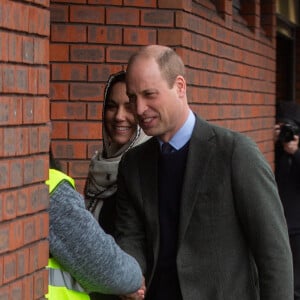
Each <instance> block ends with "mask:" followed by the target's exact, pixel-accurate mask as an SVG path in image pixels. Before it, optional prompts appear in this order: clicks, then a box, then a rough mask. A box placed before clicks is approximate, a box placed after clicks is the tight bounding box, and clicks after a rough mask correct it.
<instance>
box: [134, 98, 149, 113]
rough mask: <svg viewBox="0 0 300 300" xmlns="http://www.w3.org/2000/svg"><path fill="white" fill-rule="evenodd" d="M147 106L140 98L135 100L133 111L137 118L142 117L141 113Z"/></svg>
mask: <svg viewBox="0 0 300 300" xmlns="http://www.w3.org/2000/svg"><path fill="white" fill-rule="evenodd" d="M146 109H147V105H146V103H145V101H144V100H143V99H142V98H137V99H136V103H135V110H136V113H137V115H138V116H141V115H143V113H144V112H145V111H146Z"/></svg>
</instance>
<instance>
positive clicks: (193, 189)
mask: <svg viewBox="0 0 300 300" xmlns="http://www.w3.org/2000/svg"><path fill="white" fill-rule="evenodd" d="M214 151H215V142H214V132H213V130H212V128H211V127H210V125H209V124H208V123H207V122H205V121H204V120H202V119H200V118H198V117H196V124H195V128H194V130H193V134H192V137H191V140H190V145H189V152H188V157H187V165H186V170H185V176H184V184H183V187H182V197H181V209H180V217H179V235H178V243H179V245H180V243H181V242H182V240H183V238H184V234H185V232H186V229H187V226H188V224H189V222H190V218H191V215H192V212H193V209H194V206H195V203H196V201H197V198H198V197H197V196H198V194H199V192H200V191H201V189H204V188H205V187H206V184H207V183H206V182H205V181H206V177H205V174H206V172H207V168H208V167H209V161H210V158H211V155H212V153H213V152H214Z"/></svg>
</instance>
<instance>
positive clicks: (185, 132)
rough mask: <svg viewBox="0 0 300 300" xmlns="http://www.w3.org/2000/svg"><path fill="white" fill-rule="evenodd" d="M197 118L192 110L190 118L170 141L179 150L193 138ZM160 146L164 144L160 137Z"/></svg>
mask: <svg viewBox="0 0 300 300" xmlns="http://www.w3.org/2000/svg"><path fill="white" fill-rule="evenodd" d="M195 122H196V118H195V115H194V114H193V112H192V111H191V110H190V111H189V115H188V118H187V119H186V121H185V122H184V124H183V125H182V126H181V128H180V129H179V130H178V131H177V132H176V133H175V135H174V136H173V137H172V138H171V140H170V141H169V144H170V145H171V146H172V147H173V148H175V149H176V150H179V149H180V148H182V147H183V146H184V145H185V144H186V143H187V142H188V141H189V140H190V138H191V136H192V132H193V129H194V126H195ZM158 141H159V144H160V146H161V145H162V144H163V141H161V140H160V139H158Z"/></svg>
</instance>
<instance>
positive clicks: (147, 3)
mask: <svg viewBox="0 0 300 300" xmlns="http://www.w3.org/2000/svg"><path fill="white" fill-rule="evenodd" d="M124 6H139V7H156V0H124Z"/></svg>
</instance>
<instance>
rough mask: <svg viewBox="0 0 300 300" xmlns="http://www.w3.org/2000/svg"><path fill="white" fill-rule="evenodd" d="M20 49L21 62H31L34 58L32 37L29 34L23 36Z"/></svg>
mask: <svg viewBox="0 0 300 300" xmlns="http://www.w3.org/2000/svg"><path fill="white" fill-rule="evenodd" d="M21 49H22V62H24V63H30V64H32V63H33V58H34V45H33V38H32V37H29V36H23V41H22V48H21Z"/></svg>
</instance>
